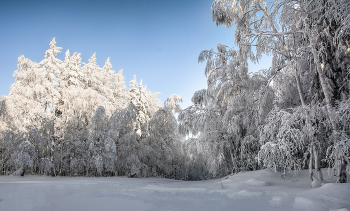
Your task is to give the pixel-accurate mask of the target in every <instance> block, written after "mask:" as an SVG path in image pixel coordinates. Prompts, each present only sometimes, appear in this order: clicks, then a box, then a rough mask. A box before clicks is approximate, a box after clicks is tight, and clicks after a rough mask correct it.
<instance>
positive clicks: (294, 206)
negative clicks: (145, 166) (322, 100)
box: [0, 169, 350, 211]
mask: <svg viewBox="0 0 350 211" xmlns="http://www.w3.org/2000/svg"><path fill="white" fill-rule="evenodd" d="M323 172H324V177H325V178H326V181H328V182H330V183H327V184H324V185H323V186H322V187H320V188H314V189H312V188H311V186H310V180H309V178H308V176H307V171H302V172H300V174H299V175H298V176H296V177H292V176H290V175H287V176H286V177H285V178H283V177H281V175H280V174H278V173H273V172H271V171H269V170H259V171H254V172H242V173H239V174H236V175H233V176H229V177H228V178H223V179H222V185H223V188H222V186H221V182H220V180H219V179H216V180H206V181H196V182H188V181H176V180H170V179H160V178H140V179H132V178H126V177H109V178H106V177H104V178H101V177H99V178H87V177H71V178H69V177H46V176H24V177H14V176H0V210H1V211H7V210H9V211H11V210H16V211H17V210H18V211H20V210H35V211H41V210H42V211H44V210H45V211H47V210H84V211H86V210H191V211H195V210H200V211H204V210H239V211H241V210H242V211H243V210H244V211H245V210H315V211H316V210H317V211H321V210H327V211H329V210H332V211H334V210H338V211H350V183H346V184H335V183H334V178H328V176H327V172H326V169H324V171H323Z"/></svg>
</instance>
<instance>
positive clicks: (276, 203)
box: [270, 196, 282, 208]
mask: <svg viewBox="0 0 350 211" xmlns="http://www.w3.org/2000/svg"><path fill="white" fill-rule="evenodd" d="M270 205H271V206H272V207H274V208H281V206H282V202H281V197H279V196H273V197H272V199H271V200H270Z"/></svg>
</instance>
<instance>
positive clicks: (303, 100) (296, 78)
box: [295, 68, 306, 106]
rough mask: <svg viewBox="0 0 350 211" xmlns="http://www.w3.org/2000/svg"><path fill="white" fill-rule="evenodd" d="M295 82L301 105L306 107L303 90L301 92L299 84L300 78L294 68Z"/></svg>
mask: <svg viewBox="0 0 350 211" xmlns="http://www.w3.org/2000/svg"><path fill="white" fill-rule="evenodd" d="M295 80H296V81H297V88H298V93H299V97H300V101H301V105H302V106H306V103H305V97H304V94H303V90H302V88H301V84H300V77H299V75H298V71H297V69H296V68H295Z"/></svg>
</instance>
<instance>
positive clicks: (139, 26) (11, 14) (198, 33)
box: [0, 0, 269, 108]
mask: <svg viewBox="0 0 350 211" xmlns="http://www.w3.org/2000/svg"><path fill="white" fill-rule="evenodd" d="M212 2H213V0H166V1H165V0H148V1H146V0H128V1H125V0H123V1H119V0H114V1H104V0H57V1H53V0H46V1H42V0H26V1H16V0H0V95H8V93H9V89H10V86H11V84H12V83H13V82H14V81H15V78H14V77H13V72H14V71H15V70H16V68H17V59H18V57H19V56H21V55H24V56H25V57H26V58H29V59H30V60H32V61H35V62H40V61H41V60H42V59H43V58H44V53H45V51H46V50H47V49H48V48H49V43H50V41H51V40H52V38H54V37H55V38H56V42H57V43H56V45H57V46H59V47H62V48H63V49H62V52H61V53H60V54H58V58H60V59H61V60H64V53H65V52H66V50H67V49H69V51H70V53H71V54H72V53H73V52H78V53H81V56H82V62H85V63H87V62H88V59H89V58H90V57H91V55H92V54H93V53H95V52H96V57H97V64H98V65H99V66H101V67H102V66H103V65H104V62H105V61H106V59H107V58H108V57H110V61H111V63H112V65H113V70H115V71H116V72H117V71H119V70H120V69H123V75H124V77H125V82H126V85H127V86H129V82H130V81H131V80H132V78H133V77H134V75H136V79H137V81H138V82H140V80H141V79H142V84H143V85H147V88H148V89H149V90H151V91H152V92H160V93H161V94H160V95H159V96H158V97H159V99H160V100H161V101H162V102H164V101H165V100H166V99H167V98H168V97H170V95H171V94H177V95H180V96H181V97H182V98H183V103H182V104H181V106H182V108H186V107H188V106H190V105H191V97H192V95H193V93H194V92H195V91H197V90H200V89H204V88H206V77H205V75H204V68H205V64H204V63H198V55H199V53H200V52H201V51H202V50H209V49H211V48H213V49H216V46H217V44H218V43H222V44H225V45H227V46H230V47H233V46H234V30H235V28H234V27H231V28H225V27H224V26H218V27H217V26H216V24H215V22H213V21H212V16H211V4H212ZM267 60H268V59H266V57H265V58H263V59H262V62H260V64H254V65H253V64H250V65H249V69H250V71H256V70H258V69H262V68H268V67H269V64H268V63H269V62H267Z"/></svg>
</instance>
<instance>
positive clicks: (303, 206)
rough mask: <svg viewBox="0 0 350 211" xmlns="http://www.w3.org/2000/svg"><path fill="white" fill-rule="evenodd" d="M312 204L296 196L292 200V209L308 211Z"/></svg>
mask: <svg viewBox="0 0 350 211" xmlns="http://www.w3.org/2000/svg"><path fill="white" fill-rule="evenodd" d="M312 205H313V203H312V201H311V200H309V199H306V198H303V197H299V196H297V197H296V198H295V199H294V204H293V208H294V209H296V210H310V208H311V207H312Z"/></svg>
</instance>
